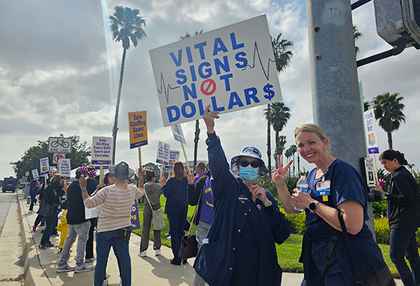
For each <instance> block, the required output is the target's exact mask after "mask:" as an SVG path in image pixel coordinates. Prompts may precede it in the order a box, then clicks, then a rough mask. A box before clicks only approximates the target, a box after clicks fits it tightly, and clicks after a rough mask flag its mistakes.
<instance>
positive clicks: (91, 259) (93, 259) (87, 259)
mask: <svg viewBox="0 0 420 286" xmlns="http://www.w3.org/2000/svg"><path fill="white" fill-rule="evenodd" d="M93 262H95V258H93V257H92V258H86V259H85V263H93Z"/></svg>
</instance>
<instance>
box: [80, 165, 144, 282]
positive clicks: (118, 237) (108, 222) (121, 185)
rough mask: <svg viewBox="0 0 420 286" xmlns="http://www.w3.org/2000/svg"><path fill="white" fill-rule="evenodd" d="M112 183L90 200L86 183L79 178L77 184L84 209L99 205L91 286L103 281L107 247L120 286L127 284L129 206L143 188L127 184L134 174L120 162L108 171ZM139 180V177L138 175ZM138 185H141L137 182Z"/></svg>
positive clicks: (129, 277) (129, 260) (128, 277)
mask: <svg viewBox="0 0 420 286" xmlns="http://www.w3.org/2000/svg"><path fill="white" fill-rule="evenodd" d="M110 173H112V175H113V177H114V179H115V182H114V184H113V185H109V186H106V187H104V188H102V189H100V190H99V191H97V192H96V193H95V194H94V195H93V196H92V197H90V196H89V194H88V192H87V189H86V188H87V180H86V178H84V177H80V179H79V183H80V186H81V188H82V191H83V192H82V195H83V200H84V203H85V206H86V207H87V208H94V207H97V206H101V212H100V214H99V217H98V227H97V231H96V256H97V257H96V268H95V277H94V285H95V286H102V284H103V282H104V280H105V278H106V274H105V271H106V266H107V263H108V256H109V251H110V250H111V247H112V249H113V251H114V253H115V255H116V256H117V260H118V268H119V270H120V277H121V282H122V286H129V285H131V259H130V253H129V247H128V245H129V240H130V236H131V214H130V211H131V206H132V205H133V202H134V201H135V200H138V199H140V198H141V197H142V196H143V195H144V189H143V188H142V187H141V188H137V187H136V186H134V185H132V184H129V183H128V181H129V179H130V177H132V176H133V175H134V172H133V171H132V170H131V169H130V168H129V167H128V164H127V163H126V162H120V163H118V164H117V165H116V166H114V167H112V168H111V170H110ZM139 177H142V174H141V173H140V172H139ZM140 184H142V183H140Z"/></svg>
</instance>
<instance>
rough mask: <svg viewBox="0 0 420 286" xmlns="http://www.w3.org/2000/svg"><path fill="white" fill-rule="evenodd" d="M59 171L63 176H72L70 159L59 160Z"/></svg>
mask: <svg viewBox="0 0 420 286" xmlns="http://www.w3.org/2000/svg"><path fill="white" fill-rule="evenodd" d="M58 173H59V174H60V175H61V176H63V177H67V178H70V173H71V164H70V159H60V160H59V161H58Z"/></svg>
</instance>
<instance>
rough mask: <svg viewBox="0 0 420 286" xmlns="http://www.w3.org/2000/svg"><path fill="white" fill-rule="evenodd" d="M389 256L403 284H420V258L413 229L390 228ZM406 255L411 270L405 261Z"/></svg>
mask: <svg viewBox="0 0 420 286" xmlns="http://www.w3.org/2000/svg"><path fill="white" fill-rule="evenodd" d="M389 238H390V241H389V242H390V243H389V244H390V250H389V252H390V256H391V260H392V262H393V263H394V264H395V267H396V268H397V270H398V273H399V274H400V276H401V280H402V282H403V283H404V286H414V285H418V284H420V259H419V252H418V250H417V242H416V230H415V229H411V230H408V229H404V228H399V229H391V233H390V237H389ZM405 257H407V259H408V261H409V262H410V266H411V270H410V268H408V265H407V263H406V261H405Z"/></svg>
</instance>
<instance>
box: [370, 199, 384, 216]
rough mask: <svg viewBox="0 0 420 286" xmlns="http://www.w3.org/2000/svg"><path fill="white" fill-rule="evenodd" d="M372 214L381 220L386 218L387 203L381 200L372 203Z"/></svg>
mask: <svg viewBox="0 0 420 286" xmlns="http://www.w3.org/2000/svg"><path fill="white" fill-rule="evenodd" d="M372 208H373V214H374V216H375V217H378V218H381V217H385V216H386V209H387V202H386V200H381V201H378V202H373V203H372Z"/></svg>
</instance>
